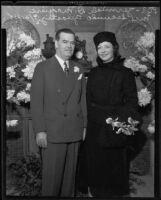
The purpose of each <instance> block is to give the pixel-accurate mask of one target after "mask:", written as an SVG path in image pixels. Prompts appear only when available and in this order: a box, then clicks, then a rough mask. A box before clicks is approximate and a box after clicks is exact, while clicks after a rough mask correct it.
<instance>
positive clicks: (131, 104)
mask: <svg viewBox="0 0 161 200" xmlns="http://www.w3.org/2000/svg"><path fill="white" fill-rule="evenodd" d="M123 99H124V105H123V106H121V107H120V108H119V114H118V115H119V118H120V119H121V121H127V118H128V117H132V118H133V119H135V120H139V121H140V120H141V118H140V116H139V113H138V96H137V87H136V81H135V76H134V73H133V72H132V70H131V69H126V71H125V73H124V80H123Z"/></svg>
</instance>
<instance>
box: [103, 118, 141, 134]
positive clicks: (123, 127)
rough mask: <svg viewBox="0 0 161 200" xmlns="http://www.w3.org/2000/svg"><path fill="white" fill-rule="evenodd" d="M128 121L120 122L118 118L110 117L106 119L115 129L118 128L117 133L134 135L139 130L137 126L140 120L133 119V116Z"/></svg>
mask: <svg viewBox="0 0 161 200" xmlns="http://www.w3.org/2000/svg"><path fill="white" fill-rule="evenodd" d="M127 121H128V123H125V122H119V121H118V118H116V119H112V118H110V117H109V118H107V119H106V123H107V124H111V126H112V128H113V130H115V129H117V131H116V134H120V133H123V134H125V135H134V132H135V131H137V130H138V129H137V128H136V126H137V125H138V124H139V121H136V120H133V119H132V118H131V117H129V118H128V120H127Z"/></svg>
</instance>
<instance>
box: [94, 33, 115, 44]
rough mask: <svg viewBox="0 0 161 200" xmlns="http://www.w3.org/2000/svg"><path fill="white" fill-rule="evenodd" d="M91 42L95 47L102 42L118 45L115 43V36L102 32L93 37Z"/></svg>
mask: <svg viewBox="0 0 161 200" xmlns="http://www.w3.org/2000/svg"><path fill="white" fill-rule="evenodd" d="M93 41H94V43H95V46H96V47H97V46H98V45H99V44H100V43H102V42H105V41H106V42H110V43H111V44H112V45H116V44H118V43H117V41H116V37H115V34H114V33H112V32H108V31H104V32H99V33H97V34H96V35H95V36H94V37H93Z"/></svg>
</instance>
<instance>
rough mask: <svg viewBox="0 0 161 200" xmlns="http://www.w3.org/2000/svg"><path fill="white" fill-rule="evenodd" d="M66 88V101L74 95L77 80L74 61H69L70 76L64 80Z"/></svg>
mask: <svg viewBox="0 0 161 200" xmlns="http://www.w3.org/2000/svg"><path fill="white" fill-rule="evenodd" d="M64 80H65V81H64V83H65V85H64V88H65V91H64V93H65V94H66V99H69V97H70V95H71V94H72V91H73V89H74V87H75V81H76V80H77V76H76V74H75V72H74V64H73V62H72V61H69V74H68V76H67V77H66V76H65V79H64Z"/></svg>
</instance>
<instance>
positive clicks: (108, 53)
mask: <svg viewBox="0 0 161 200" xmlns="http://www.w3.org/2000/svg"><path fill="white" fill-rule="evenodd" d="M97 53H98V56H99V57H100V59H101V60H102V61H103V62H110V61H112V60H113V58H114V49H113V45H112V44H111V43H110V42H106V41H105V42H102V43H100V44H99V45H98V47H97Z"/></svg>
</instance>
